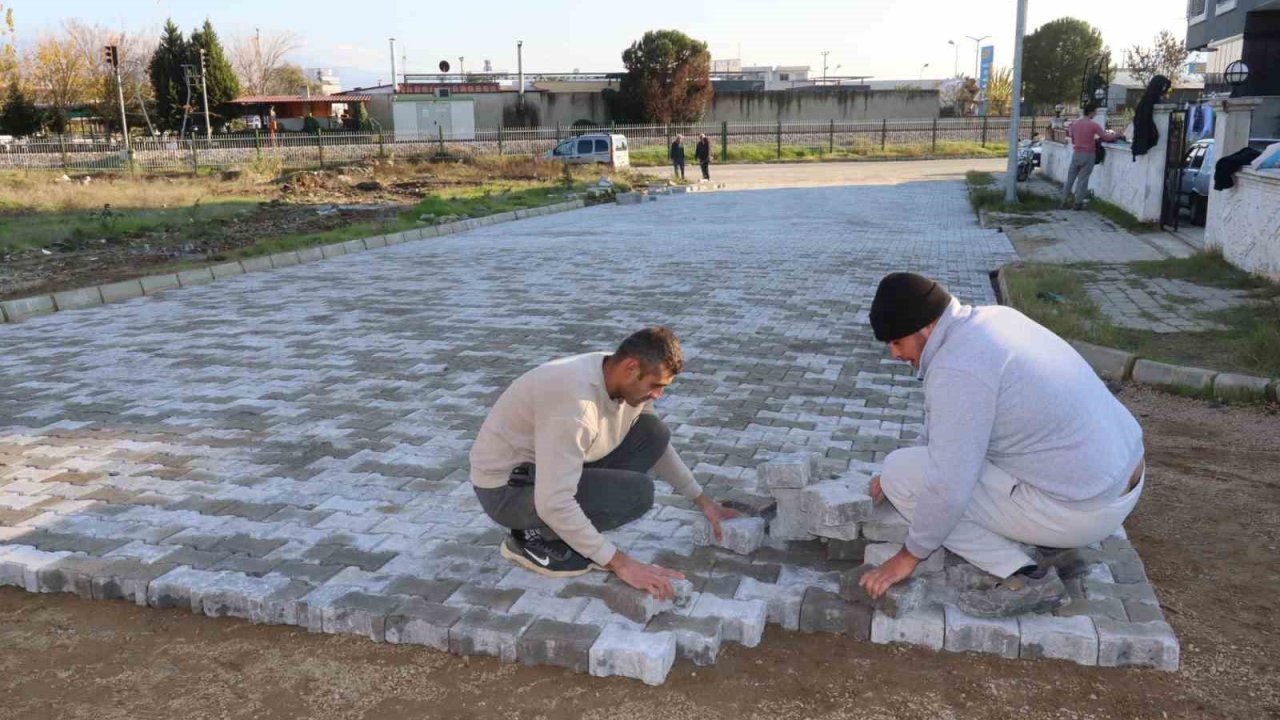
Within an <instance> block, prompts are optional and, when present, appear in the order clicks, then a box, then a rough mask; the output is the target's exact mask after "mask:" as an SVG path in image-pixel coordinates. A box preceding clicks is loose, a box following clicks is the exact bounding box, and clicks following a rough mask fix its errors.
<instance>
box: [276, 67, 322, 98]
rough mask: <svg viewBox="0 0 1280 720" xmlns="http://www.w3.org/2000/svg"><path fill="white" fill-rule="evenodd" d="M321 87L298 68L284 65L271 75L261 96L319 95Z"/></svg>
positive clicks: (318, 82) (317, 81)
mask: <svg viewBox="0 0 1280 720" xmlns="http://www.w3.org/2000/svg"><path fill="white" fill-rule="evenodd" d="M321 87H322V86H321V84H320V81H319V80H316V79H315V78H313V77H311V76H309V75H307V73H306V71H304V70H303V69H302V68H301V67H300V66H298V65H295V64H293V63H286V64H284V65H281V66H280V67H278V68H276V69H275V71H274V72H272V73H271V77H270V78H269V79H268V80H267V84H266V86H265V87H264V89H263V92H262V94H263V95H303V94H305V93H308V92H309V93H311V94H312V95H319V94H320V89H321Z"/></svg>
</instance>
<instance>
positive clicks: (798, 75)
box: [741, 65, 815, 90]
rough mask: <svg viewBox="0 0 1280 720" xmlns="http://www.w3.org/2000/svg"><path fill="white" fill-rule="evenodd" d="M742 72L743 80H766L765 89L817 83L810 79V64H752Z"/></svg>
mask: <svg viewBox="0 0 1280 720" xmlns="http://www.w3.org/2000/svg"><path fill="white" fill-rule="evenodd" d="M741 72H742V79H743V80H756V81H764V89H765V90H789V89H791V88H796V87H809V86H811V85H814V84H815V83H814V81H813V80H810V79H809V66H808V65H779V66H777V67H770V66H769V65H751V66H748V67H744V68H742V71H741Z"/></svg>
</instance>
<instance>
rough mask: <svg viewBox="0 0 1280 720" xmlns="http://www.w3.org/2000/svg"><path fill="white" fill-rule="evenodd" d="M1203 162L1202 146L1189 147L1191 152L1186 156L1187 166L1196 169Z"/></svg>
mask: <svg viewBox="0 0 1280 720" xmlns="http://www.w3.org/2000/svg"><path fill="white" fill-rule="evenodd" d="M1203 164H1204V148H1203V147H1195V148H1191V153H1190V155H1189V156H1188V157H1187V167H1189V168H1192V169H1196V168H1199V167H1200V166H1201V165H1203Z"/></svg>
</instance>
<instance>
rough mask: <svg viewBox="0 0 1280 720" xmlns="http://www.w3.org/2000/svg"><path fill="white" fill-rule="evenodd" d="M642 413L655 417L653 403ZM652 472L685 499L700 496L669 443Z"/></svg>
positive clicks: (687, 470) (695, 481) (691, 472)
mask: <svg viewBox="0 0 1280 720" xmlns="http://www.w3.org/2000/svg"><path fill="white" fill-rule="evenodd" d="M643 413H644V414H645V415H653V416H655V417H656V416H657V413H655V412H654V411H653V403H649V404H648V405H645V406H644V410H643ZM653 470H654V472H656V473H658V477H660V478H662V479H663V480H665V481H666V482H667V484H668V485H670V486H671V487H672V488H673V489H675V491H676V492H678V493H680V494H681V495H683V496H685V497H686V498H688V499H690V500H697V499H698V498H699V497H700V496H701V495H702V486H701V485H699V484H698V481H697V480H696V479H694V477H693V471H691V470H690V469H689V466H688V465H685V464H684V460H681V459H680V454H679V453H677V452H676V449H675V446H674V445H672V444H671V443H670V441H668V442H667V448H666V450H663V451H662V457H660V458H658V462H656V463H654V465H653Z"/></svg>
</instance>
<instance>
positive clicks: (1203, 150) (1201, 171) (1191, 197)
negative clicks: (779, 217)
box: [1178, 140, 1216, 225]
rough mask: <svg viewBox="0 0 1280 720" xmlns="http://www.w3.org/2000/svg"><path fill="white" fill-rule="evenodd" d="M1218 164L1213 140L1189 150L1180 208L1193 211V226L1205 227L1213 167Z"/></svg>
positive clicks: (1193, 146) (1183, 176)
mask: <svg viewBox="0 0 1280 720" xmlns="http://www.w3.org/2000/svg"><path fill="white" fill-rule="evenodd" d="M1215 162H1216V158H1215V157H1214V152H1213V140H1200V141H1198V142H1196V143H1195V144H1193V145H1192V146H1191V148H1190V149H1189V150H1187V155H1186V162H1185V163H1184V164H1183V168H1182V188H1181V190H1180V192H1179V195H1178V206H1179V207H1185V208H1190V209H1191V224H1193V225H1204V218H1205V214H1206V213H1207V212H1208V209H1209V189H1210V188H1211V187H1212V186H1213V166H1214V163H1215Z"/></svg>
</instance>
